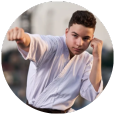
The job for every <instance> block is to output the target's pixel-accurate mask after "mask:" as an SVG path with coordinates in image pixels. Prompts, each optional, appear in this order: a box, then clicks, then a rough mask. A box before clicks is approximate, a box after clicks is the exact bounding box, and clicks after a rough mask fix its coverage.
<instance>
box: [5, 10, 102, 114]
mask: <svg viewBox="0 0 115 115" xmlns="http://www.w3.org/2000/svg"><path fill="white" fill-rule="evenodd" d="M95 25H96V19H95V17H94V15H93V14H92V13H90V12H88V11H76V12H74V13H73V15H72V17H71V19H70V22H69V26H68V28H67V29H66V31H65V35H64V36H61V37H59V36H51V35H47V36H43V35H38V34H28V33H25V32H24V30H23V29H21V28H17V27H16V28H14V29H11V30H9V31H8V33H7V36H8V37H7V38H8V40H9V41H13V40H15V41H16V42H17V45H18V50H19V52H20V53H21V55H22V56H23V58H24V59H25V60H27V59H29V60H30V66H29V72H28V79H27V91H26V93H27V94H26V96H27V100H28V102H27V104H28V105H29V106H31V107H33V108H35V109H37V110H40V111H44V112H49V113H66V112H69V111H71V106H72V105H73V104H74V102H75V100H76V98H77V97H78V95H79V94H80V95H81V96H82V97H83V98H85V99H87V100H89V101H93V100H94V99H95V98H96V97H97V96H98V95H99V94H100V93H101V91H102V89H103V81H102V76H101V53H102V41H101V40H99V39H97V38H93V37H94V30H95ZM90 44H91V47H92V48H93V51H92V55H91V54H89V53H88V52H87V51H85V50H86V49H87V48H88V46H89V45H90Z"/></svg>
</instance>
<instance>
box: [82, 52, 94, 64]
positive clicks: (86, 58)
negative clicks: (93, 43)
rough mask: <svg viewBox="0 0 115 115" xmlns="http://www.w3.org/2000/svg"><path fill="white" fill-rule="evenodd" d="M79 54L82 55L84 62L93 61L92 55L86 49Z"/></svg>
mask: <svg viewBox="0 0 115 115" xmlns="http://www.w3.org/2000/svg"><path fill="white" fill-rule="evenodd" d="M81 55H82V57H83V60H84V62H86V63H89V62H92V61H93V55H92V54H90V53H89V52H88V51H84V52H83V53H82V54H81Z"/></svg>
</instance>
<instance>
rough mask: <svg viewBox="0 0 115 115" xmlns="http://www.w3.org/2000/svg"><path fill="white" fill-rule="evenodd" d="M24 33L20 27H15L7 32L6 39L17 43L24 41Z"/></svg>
mask: <svg viewBox="0 0 115 115" xmlns="http://www.w3.org/2000/svg"><path fill="white" fill-rule="evenodd" d="M24 35H25V33H24V30H23V29H22V28H18V27H15V28H13V29H11V30H9V31H8V32H7V39H8V40H9V41H16V42H17V43H18V44H19V43H24V42H25V38H24Z"/></svg>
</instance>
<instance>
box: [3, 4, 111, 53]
mask: <svg viewBox="0 0 115 115" xmlns="http://www.w3.org/2000/svg"><path fill="white" fill-rule="evenodd" d="M76 10H87V9H85V8H83V7H81V6H79V5H76V4H72V3H67V2H47V3H43V4H40V5H36V6H34V7H32V8H30V9H27V11H28V12H32V13H33V14H32V33H34V34H35V33H36V34H42V35H46V34H51V35H58V36H62V35H63V34H64V32H65V29H66V28H67V26H68V22H69V20H70V17H71V16H72V13H73V12H74V11H76ZM22 13H23V12H22ZM92 13H93V12H92ZM94 15H95V14H94ZM95 17H96V19H97V24H96V30H95V33H94V37H96V38H98V39H101V40H102V41H103V48H106V49H107V50H111V49H112V48H113V45H112V42H111V38H110V36H109V34H108V32H107V28H105V26H104V25H103V23H102V22H101V21H100V20H99V18H98V17H97V16H96V15H95ZM21 23H22V22H21V20H20V15H19V17H17V19H14V20H13V23H12V24H11V26H10V27H9V29H11V28H14V27H16V26H17V27H21V25H20V24H21ZM24 24H27V23H24ZM6 33H7V31H6ZM16 48H17V44H16V43H15V41H13V42H11V41H10V42H9V41H8V40H7V36H5V38H4V41H3V45H2V52H6V51H8V50H11V49H16ZM89 49H91V47H89Z"/></svg>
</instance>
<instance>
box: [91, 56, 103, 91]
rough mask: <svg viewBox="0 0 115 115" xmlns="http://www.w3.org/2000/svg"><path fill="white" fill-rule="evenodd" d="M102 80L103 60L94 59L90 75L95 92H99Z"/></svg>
mask: <svg viewBox="0 0 115 115" xmlns="http://www.w3.org/2000/svg"><path fill="white" fill-rule="evenodd" d="M101 79H102V75H101V58H94V60H93V66H92V70H91V73H90V81H91V83H92V85H93V86H94V88H95V90H96V91H98V89H99V86H100V82H101Z"/></svg>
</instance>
